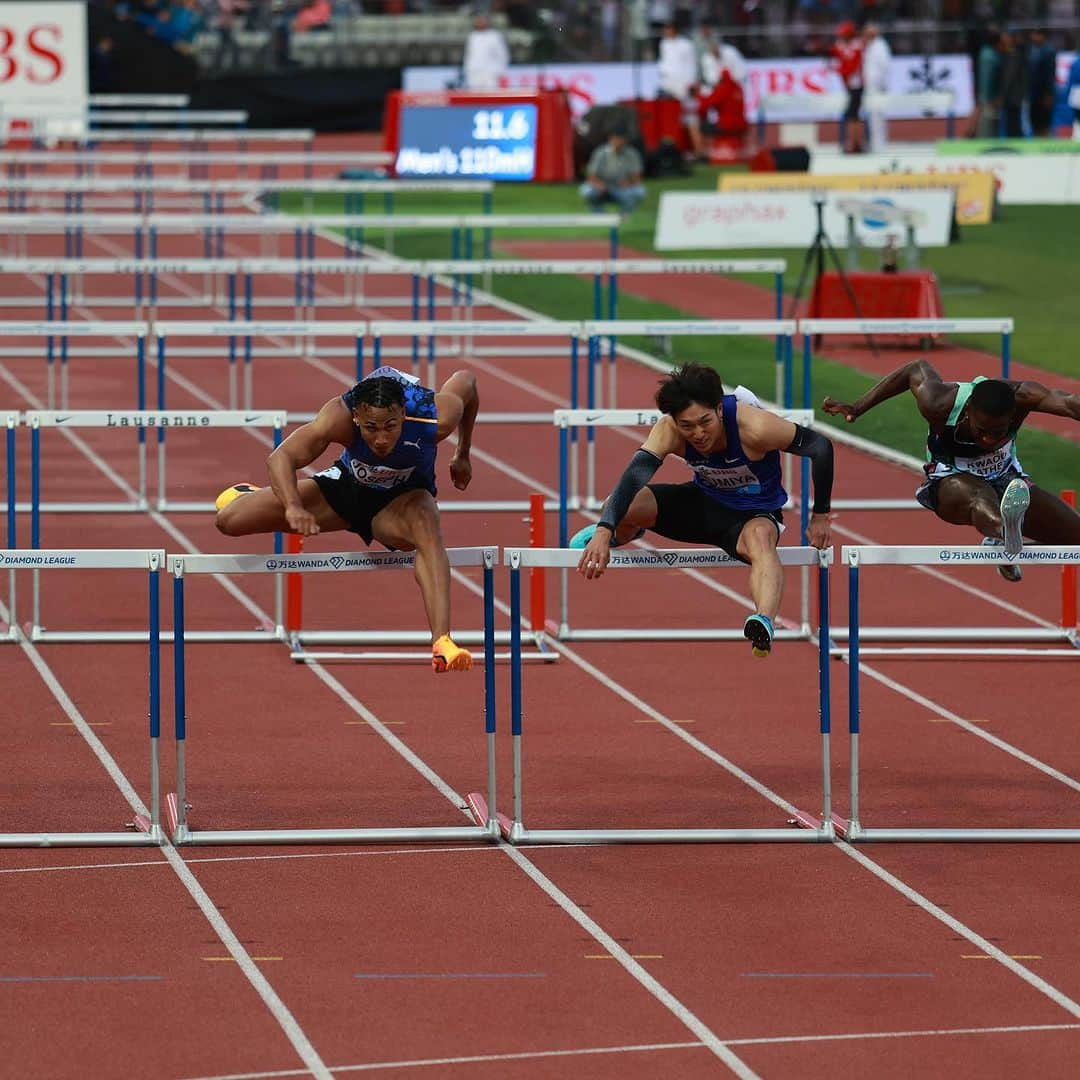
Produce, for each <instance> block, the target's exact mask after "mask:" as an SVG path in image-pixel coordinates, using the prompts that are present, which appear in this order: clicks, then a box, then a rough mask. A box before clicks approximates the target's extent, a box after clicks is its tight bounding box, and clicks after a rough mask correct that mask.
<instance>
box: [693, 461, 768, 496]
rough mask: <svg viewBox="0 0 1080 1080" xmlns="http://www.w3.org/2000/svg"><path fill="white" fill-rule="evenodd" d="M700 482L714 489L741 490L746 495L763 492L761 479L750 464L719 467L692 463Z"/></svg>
mask: <svg viewBox="0 0 1080 1080" xmlns="http://www.w3.org/2000/svg"><path fill="white" fill-rule="evenodd" d="M691 468H692V469H693V470H694V475H695V476H696V477H697V480H698V483H699V484H701V485H702V486H703V487H707V488H712V490H714V491H740V492H743V493H744V494H746V495H759V494H761V481H760V480H759V479H758V478H757V477H756V476H755V475H754V473H753V470H752V469H751V468H750V466H749V465H736V466H734V467H733V468H730V469H718V468H716V467H715V466H713V465H691Z"/></svg>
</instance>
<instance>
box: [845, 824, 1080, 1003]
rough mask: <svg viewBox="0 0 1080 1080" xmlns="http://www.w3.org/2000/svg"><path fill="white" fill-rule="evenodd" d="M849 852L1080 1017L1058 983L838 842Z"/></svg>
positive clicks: (853, 857)
mask: <svg viewBox="0 0 1080 1080" xmlns="http://www.w3.org/2000/svg"><path fill="white" fill-rule="evenodd" d="M836 846H837V847H838V848H839V849H840V850H841V851H842V852H843V853H844V854H845V855H847V856H848V858H850V859H854V860H855V861H856V862H857V863H858V864H859V865H860V866H862V867H863V868H864V869H866V870H869V871H870V873H871V874H873V875H874V876H875V877H876V878H879V879H880V880H882V881H884V882H885V883H886V884H887V885H889V886H891V887H892V888H893V889H895V890H896V891H897V892H898V893H900V895H901V896H903V897H904V898H905V899H907V900H909V901H911V902H912V903H913V904H918V905H919V907H921V908H922V909H923V911H925V912H926V913H927V914H928V915H932V916H933V917H934V918H935V919H937V920H939V921H940V922H942V923H944V924H945V925H946V926H947V927H948V928H949V929H950V930H952V931H953V932H954V933H956V934H960V935H962V936H963V937H965V938H966V939H967V940H968V941H970V942H971V943H972V944H973V945H975V946H976V947H977V948H978V949H979V950H980V951H982V952H984V953H986V954H987V956H991V957H993V958H994V959H995V960H996V961H997V962H998V963H999V964H1001V965H1002V966H1003V967H1006V968H1008V969H1009V970H1010V971H1011V972H1012V973H1013V974H1014V975H1016V976H1017V977H1018V978H1020V979H1023V980H1024V982H1026V983H1027V984H1028V985H1029V986H1031V987H1032V988H1034V989H1035V990H1038V991H1039V993H1040V994H1045V995H1046V996H1047V997H1048V998H1049V999H1050V1000H1051V1001H1053V1002H1054V1004H1055V1005H1058V1006H1060V1007H1061V1008H1062V1009H1064V1010H1065V1011H1066V1012H1067V1013H1069V1014H1070V1015H1071V1016H1075V1017H1078V1018H1080V1004H1077V1003H1076V1002H1075V1001H1073V999H1072V998H1070V997H1069V996H1068V995H1066V994H1063V993H1062V992H1061V991H1060V990H1058V989H1057V988H1056V987H1054V986H1051V985H1050V983H1048V982H1047V981H1046V980H1045V979H1043V978H1040V977H1039V976H1038V975H1036V974H1035V973H1034V972H1033V971H1031V970H1030V969H1029V968H1026V967H1024V965H1023V964H1021V963H1020V962H1019V961H1017V960H1014V959H1013V958H1012V957H1011V956H1009V954H1008V953H1006V952H1003V951H1002V950H1001V949H999V948H998V947H997V946H996V945H993V944H991V942H989V941H987V940H986V938H984V937H983V936H982V935H981V934H977V933H976V932H975V931H974V930H972V929H971V928H970V927H968V926H966V925H965V924H964V923H962V922H960V920H959V919H956V918H954V917H953V916H952V915H950V914H949V913H948V912H947V911H943V910H942V909H941V908H939V907H938V906H937V904H935V903H933V901H931V900H928V899H927V898H926V897H925V896H923V895H922V894H921V893H918V892H916V891H915V890H914V889H913V888H911V887H910V886H909V885H905V884H904V882H902V881H901V880H900V879H899V878H898V877H896V876H895V875H894V874H890V873H889V871H888V870H886V869H885V868H884V867H883V866H880V865H879V864H878V863H876V862H874V861H873V860H872V859H869V858H867V857H866V856H865V855H864V854H863V853H862V852H861V851H859V850H858V849H857V848H855V846H854V845H852V844H846V843H838V844H837V845H836Z"/></svg>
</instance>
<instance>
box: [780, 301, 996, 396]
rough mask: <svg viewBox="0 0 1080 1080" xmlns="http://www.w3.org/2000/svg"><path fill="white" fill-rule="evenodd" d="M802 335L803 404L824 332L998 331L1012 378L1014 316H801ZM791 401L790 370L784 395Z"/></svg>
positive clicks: (865, 334)
mask: <svg viewBox="0 0 1080 1080" xmlns="http://www.w3.org/2000/svg"><path fill="white" fill-rule="evenodd" d="M799 333H800V334H802V339H803V370H802V406H803V408H804V409H810V408H812V407H813V405H812V401H813V389H812V386H811V384H812V381H813V360H814V357H813V339H814V338H815V337H821V336H826V335H829V336H845V337H872V336H874V335H882V334H889V335H893V334H901V335H914V336H917V337H920V338H931V337H934V336H936V335H938V334H999V335H1000V336H1001V377H1002V378H1003V379H1007V378H1009V364H1010V358H1011V355H1012V333H1013V320H1012V319H1008V318H995V319H800V320H799ZM781 400H783V401H784V403H785V404H788V405H790V404H791V374H790V373H789V374H788V381H787V383H786V386H785V396H784V397H783V398H782V399H781Z"/></svg>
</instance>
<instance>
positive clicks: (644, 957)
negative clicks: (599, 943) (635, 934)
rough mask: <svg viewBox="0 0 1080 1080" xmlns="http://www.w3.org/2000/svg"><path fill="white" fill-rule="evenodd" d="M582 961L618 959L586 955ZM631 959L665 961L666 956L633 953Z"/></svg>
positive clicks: (603, 955) (602, 955)
mask: <svg viewBox="0 0 1080 1080" xmlns="http://www.w3.org/2000/svg"><path fill="white" fill-rule="evenodd" d="M582 959H583V960H616V959H618V958H617V957H615V956H612V955H611V954H610V953H586V954H585V955H584V956H583V957H582ZM630 959H631V960H663V959H664V954H663V953H631V954H630Z"/></svg>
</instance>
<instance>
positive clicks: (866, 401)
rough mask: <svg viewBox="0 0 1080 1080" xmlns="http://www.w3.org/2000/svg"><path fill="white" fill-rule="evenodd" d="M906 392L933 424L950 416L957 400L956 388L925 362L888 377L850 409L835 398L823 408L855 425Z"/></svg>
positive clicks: (900, 368) (917, 362) (830, 398)
mask: <svg viewBox="0 0 1080 1080" xmlns="http://www.w3.org/2000/svg"><path fill="white" fill-rule="evenodd" d="M905 390H910V391H911V392H912V394H913V395H914V396H915V402H916V404H917V405H918V406H919V412H921V413H922V414H923V416H924V417H926V419H927V420H929V421H931V422H934V421H936V420H941V419H942V418H943V417H945V416H948V414H949V409H950V408H951V407H952V403H953V401H954V400H955V397H956V395H955V384H953V383H944V382H942V381H941V376H940V375H939V374H938V372H937V369H936V368H935V367H934V366H933V365H932V364H930V363H929V362H928V361H926V360H912V361H911V363H909V364H904V365H903V367H898V368H897V369H896V370H895V371H893V372H891V373H890V374H888V375H886V376H885V378H884V379H882V380H881V382H879V383H878V384H877V385H876V386H872V387H870V389H869V390H867V391H866V393H865V394H863V396H862V397H861V398H859V399H858V401H856V402H855V403H854V404H850V405H849V404H847V403H846V402H843V401H837V400H836V398H833V397H827V398H826V399H825V400H824V401H823V402H822V405H821V407H822V408H823V409H824V410H825V412H827V413H831V414H832V415H834V416H843V418H844V419H845V420H846V421H847V422H848V423H849V424H852V423H854V422H855V421H856V420H857V419H858V418H859V417H860V416H862V414H863V413H865V412H869V411H870V410H871V409H872V408H873V407H874V406H875V405H880V404H881V403H882V402H883V401H888V400H889V398H892V397H896V395H897V394H902V393H903V392H904V391H905Z"/></svg>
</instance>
